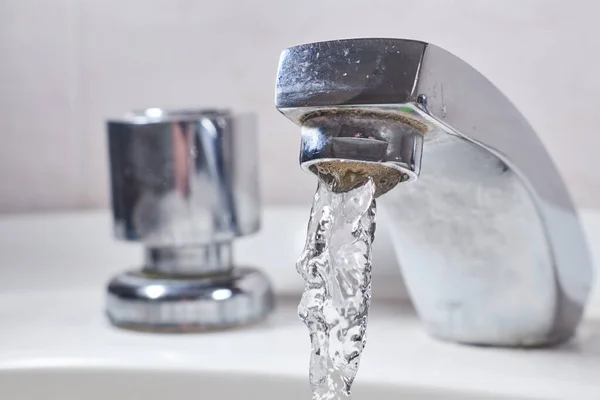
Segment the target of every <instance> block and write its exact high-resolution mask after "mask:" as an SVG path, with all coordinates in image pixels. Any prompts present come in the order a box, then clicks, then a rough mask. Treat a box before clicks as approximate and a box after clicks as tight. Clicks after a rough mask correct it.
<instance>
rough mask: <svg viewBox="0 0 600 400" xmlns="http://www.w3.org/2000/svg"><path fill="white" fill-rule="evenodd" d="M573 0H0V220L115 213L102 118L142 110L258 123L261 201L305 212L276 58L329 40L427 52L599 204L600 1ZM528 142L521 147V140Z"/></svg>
mask: <svg viewBox="0 0 600 400" xmlns="http://www.w3.org/2000/svg"><path fill="white" fill-rule="evenodd" d="M598 4H599V3H598V2H596V1H592V0H590V1H569V2H565V1H564V0H560V1H559V0H504V1H500V0H493V1H488V0H469V1H467V0H464V1H458V0H455V1H451V0H446V1H443V0H438V1H433V0H432V1H427V0H421V1H414V0H376V1H375V0H369V1H355V0H343V1H331V0H330V1H327V0H304V1H276V0H263V1H252V2H250V1H234V0H220V1H200V0H46V1H43V0H0V135H1V136H0V212H25V211H30V210H48V209H63V208H75V207H77V208H90V207H105V206H107V200H108V179H107V157H106V148H105V136H104V131H103V129H104V125H103V124H104V122H103V121H104V118H105V117H106V116H109V115H118V114H121V113H123V112H124V111H127V110H129V109H131V108H140V107H145V106H163V107H184V106H185V107H189V106H231V107H234V108H235V109H238V110H243V111H256V112H257V113H258V114H259V116H260V123H261V146H260V158H261V160H262V165H261V179H262V190H263V195H264V196H263V198H264V200H265V201H266V203H270V204H281V203H290V202H294V203H299V202H301V203H305V204H308V201H309V199H310V197H311V192H312V190H313V189H314V180H313V178H312V177H311V176H308V175H305V174H304V173H302V172H301V171H300V170H299V168H298V165H297V152H298V141H299V137H298V132H297V129H296V128H295V127H294V126H293V125H292V124H291V123H289V122H288V121H287V120H285V119H284V118H283V117H281V116H279V115H278V113H277V112H276V111H275V110H274V108H273V105H272V104H273V88H274V78H275V72H276V67H277V61H278V57H279V52H280V51H281V50H282V49H283V48H284V47H287V46H290V45H295V44H299V43H304V42H310V41H318V40H327V39H334V38H347V37H361V36H379V37H406V38H414V39H420V40H425V41H430V42H433V43H435V44H437V45H439V46H442V47H445V48H446V49H448V50H450V51H451V52H453V53H455V54H457V55H458V56H460V57H462V58H463V59H465V60H466V61H468V62H469V63H471V64H472V65H473V66H475V67H476V68H477V69H479V70H480V71H481V72H482V73H483V74H484V75H486V76H487V77H488V78H490V79H491V80H492V81H493V82H494V83H495V84H496V85H497V86H498V87H500V88H501V90H503V91H504V93H505V94H507V95H508V96H509V97H510V98H511V99H512V101H513V102H514V103H515V104H516V105H517V106H518V107H519V108H520V109H521V110H522V112H523V113H524V114H525V116H526V117H527V118H528V119H529V121H530V122H531V123H532V125H533V126H534V127H535V128H536V129H537V130H538V131H539V133H540V135H541V137H542V140H543V141H544V143H545V144H546V146H547V148H548V150H549V151H550V153H551V155H552V156H553V157H554V159H555V161H556V163H557V164H558V166H559V169H560V170H561V171H562V173H563V175H564V176H565V177H566V179H567V181H568V185H569V187H570V188H571V190H572V192H573V194H574V197H575V199H576V201H577V203H578V204H579V205H580V206H584V207H600V168H598V167H597V165H598V163H597V160H598V158H600V154H599V153H600V135H599V134H598V132H597V126H598V123H599V122H600V117H599V114H598V110H599V109H600V22H599V21H598V15H599V11H600V5H598ZM515 145H518V144H515Z"/></svg>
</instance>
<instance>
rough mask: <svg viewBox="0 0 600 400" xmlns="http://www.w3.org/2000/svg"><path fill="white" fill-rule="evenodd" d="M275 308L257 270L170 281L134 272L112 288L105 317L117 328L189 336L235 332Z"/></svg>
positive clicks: (116, 280) (243, 270)
mask: <svg viewBox="0 0 600 400" xmlns="http://www.w3.org/2000/svg"><path fill="white" fill-rule="evenodd" d="M273 307H274V298H273V293H272V292H271V288H270V284H269V281H268V280H267V279H266V277H265V276H264V275H263V274H262V273H261V272H260V271H258V270H254V269H250V268H236V270H235V272H233V274H232V275H222V276H213V277H209V278H188V279H173V278H171V279H166V278H162V279H161V278H157V277H153V276H148V275H146V274H143V273H137V272H130V273H126V274H122V275H119V276H117V277H115V278H114V279H113V280H112V281H111V282H110V284H109V285H108V298H107V315H108V318H109V320H110V321H111V322H112V323H113V324H114V325H116V326H119V327H123V328H128V329H136V330H150V331H164V332H188V331H199V330H209V329H223V328H231V327H235V326H239V325H246V324H250V323H253V322H257V321H260V320H262V319H264V318H265V317H266V316H267V315H268V314H269V313H270V312H271V311H272V310H273Z"/></svg>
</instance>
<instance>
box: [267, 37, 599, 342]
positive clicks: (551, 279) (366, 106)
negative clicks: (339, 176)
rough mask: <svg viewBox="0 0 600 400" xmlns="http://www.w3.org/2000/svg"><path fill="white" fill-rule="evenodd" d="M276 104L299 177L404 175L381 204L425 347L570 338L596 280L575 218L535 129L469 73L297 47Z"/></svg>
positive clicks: (407, 57) (416, 50) (391, 51)
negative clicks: (431, 340)
mask: <svg viewBox="0 0 600 400" xmlns="http://www.w3.org/2000/svg"><path fill="white" fill-rule="evenodd" d="M275 102H276V107H277V108H278V109H279V110H280V111H281V112H282V113H283V114H284V115H286V116H287V117H288V118H290V119H291V120H292V121H294V122H296V123H297V124H299V125H302V126H303V127H304V128H303V134H302V146H301V151H300V162H301V165H302V166H303V168H305V169H307V170H312V169H311V167H312V166H313V165H315V164H317V165H318V164H319V163H321V162H324V161H331V160H337V161H341V162H347V161H352V162H356V161H358V162H364V163H369V164H380V165H382V166H385V167H386V168H391V169H394V170H395V171H400V172H401V173H402V174H403V178H402V179H400V182H403V183H406V184H401V185H399V186H398V187H396V188H395V189H393V190H391V191H389V193H387V194H386V195H385V196H383V197H382V198H381V203H382V205H383V209H384V210H385V214H384V219H385V220H386V221H385V222H386V223H387V225H388V226H389V227H390V229H391V230H392V237H393V238H394V246H395V249H396V253H397V257H398V260H399V263H400V265H401V268H402V272H403V276H404V279H405V282H406V286H407V288H408V291H409V295H410V297H411V299H412V301H413V303H414V305H415V308H416V311H417V313H418V315H419V316H420V318H421V319H422V321H423V322H424V324H425V326H426V327H427V329H428V330H429V332H430V333H431V334H432V335H434V336H435V337H438V338H441V339H445V340H450V341H455V342H461V343H468V344H477V345H492V346H544V345H551V344H555V343H559V342H562V341H564V340H566V339H568V338H570V337H571V336H572V335H573V334H574V332H575V330H576V327H577V325H578V323H579V321H580V319H581V316H582V313H583V309H584V306H585V302H586V299H587V297H588V294H589V291H590V285H591V282H592V268H591V262H590V259H589V255H588V251H587V249H586V245H585V238H584V235H583V232H582V229H581V225H580V223H579V220H578V216H577V212H576V210H575V207H574V205H573V202H572V200H571V198H570V196H569V193H568V191H567V189H566V187H565V184H564V182H563V181H562V179H561V177H560V175H559V173H558V171H557V169H556V167H555V166H554V164H553V162H552V160H551V158H550V156H549V155H548V153H547V152H546V150H545V149H544V147H543V145H542V143H541V142H540V140H539V139H538V137H537V135H536V134H535V132H534V131H533V129H532V128H531V126H530V125H529V124H528V123H527V121H526V120H525V118H524V117H523V116H522V115H521V114H520V113H519V111H518V110H517V109H516V108H515V107H514V106H513V105H512V104H511V102H510V101H509V100H508V99H507V98H506V97H505V96H504V95H503V94H502V93H501V92H500V91H499V90H498V89H497V88H496V87H495V86H494V85H493V84H491V83H490V82H489V81H488V80H487V79H486V78H485V77H483V76H482V75H481V74H479V73H478V72H477V71H476V70H474V69H473V68H472V67H470V66H469V65H468V64H467V63H465V62H464V61H462V60H461V59H459V58H458V57H456V56H454V55H452V54H451V53H449V52H447V51H445V50H443V49H441V48H439V47H436V46H434V45H431V44H427V43H423V42H418V41H411V40H400V39H351V40H338V41H331V42H320V43H312V44H307V45H301V46H296V47H292V48H289V49H287V50H285V51H284V52H283V53H282V56H281V59H280V65H279V72H278V79H277V88H276V101H275ZM340 115H341V116H342V117H340ZM344 116H345V117H344ZM336 118H338V120H337V121H336V120H335V119H336ZM327 121H329V122H327ZM382 121H383V123H382ZM336 124H337V126H338V128H335V125H336ZM307 127H308V128H307ZM364 131H368V137H369V138H370V139H371V140H365V138H364V136H366V135H363V134H362V132H364ZM352 132H354V133H352ZM357 132H360V134H359V133H357ZM375 144H376V145H375ZM374 152H375V153H377V154H375V153H374ZM313 172H314V171H313ZM384 192H386V191H384ZM375 268H377V266H375Z"/></svg>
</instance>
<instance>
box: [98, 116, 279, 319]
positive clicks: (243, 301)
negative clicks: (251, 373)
mask: <svg viewBox="0 0 600 400" xmlns="http://www.w3.org/2000/svg"><path fill="white" fill-rule="evenodd" d="M107 130H108V141H109V157H110V172H111V173H110V176H111V183H112V209H113V217H114V225H115V234H116V236H117V237H118V238H120V239H123V240H130V241H139V242H141V243H142V244H143V245H144V246H145V264H144V266H143V267H142V268H141V271H139V272H137V273H125V274H121V275H119V276H117V277H115V278H114V279H113V280H112V281H111V283H110V284H109V286H108V295H107V305H106V307H107V314H108V316H109V319H110V321H111V322H112V323H113V324H115V325H117V326H120V327H124V328H133V329H144V330H154V331H162V330H167V331H190V330H205V329H215V328H223V327H230V326H234V325H242V324H246V323H250V322H253V321H256V320H258V319H261V318H263V317H265V316H266V315H267V314H268V313H269V312H270V311H271V310H272V309H273V299H272V297H273V295H272V292H271V288H270V285H269V282H268V280H267V278H266V277H265V276H264V275H262V274H261V273H260V272H259V271H257V270H250V269H241V270H240V269H238V268H235V264H234V261H233V259H232V241H233V240H234V239H235V238H237V237H239V236H243V235H248V234H251V233H254V232H256V231H257V230H258V229H259V224H260V203H259V195H258V192H259V187H258V171H257V157H258V155H257V151H258V148H257V138H258V135H257V132H256V129H255V121H254V118H253V116H252V115H237V114H233V113H231V112H229V111H227V110H163V109H159V108H149V109H146V110H143V111H139V112H132V113H130V114H128V115H126V116H125V117H123V118H119V119H113V120H110V121H109V122H108V123H107ZM226 293H228V295H227V296H225V294H226Z"/></svg>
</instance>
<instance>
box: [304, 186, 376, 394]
mask: <svg viewBox="0 0 600 400" xmlns="http://www.w3.org/2000/svg"><path fill="white" fill-rule="evenodd" d="M374 193H375V185H374V183H373V181H372V180H371V179H368V180H367V181H366V182H365V183H364V184H363V185H361V186H359V187H357V188H354V189H352V190H350V191H347V192H344V193H336V192H334V191H333V190H332V188H331V187H330V185H329V184H327V183H325V182H323V181H320V182H319V186H318V188H317V192H316V194H315V197H314V201H313V206H312V210H311V214H310V220H309V224H308V232H307V238H306V245H305V248H304V251H303V252H302V255H301V257H300V259H299V260H298V263H297V265H296V267H297V270H298V273H300V274H301V275H302V277H303V278H304V280H305V282H306V285H305V291H304V294H303V295H302V300H301V301H300V305H299V306H298V314H299V316H300V319H301V320H302V321H303V322H304V323H305V324H306V326H307V327H308V330H309V332H310V340H311V356H310V370H309V375H310V385H311V388H312V393H313V395H312V397H313V400H342V399H344V400H348V399H349V398H350V389H351V387H352V382H353V381H354V378H355V377H356V373H357V371H358V366H359V362H360V356H361V354H362V351H363V348H364V346H365V343H366V327H367V317H368V310H369V304H370V301H371V244H372V243H373V238H374V233H375V211H376V206H375V199H374Z"/></svg>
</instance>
